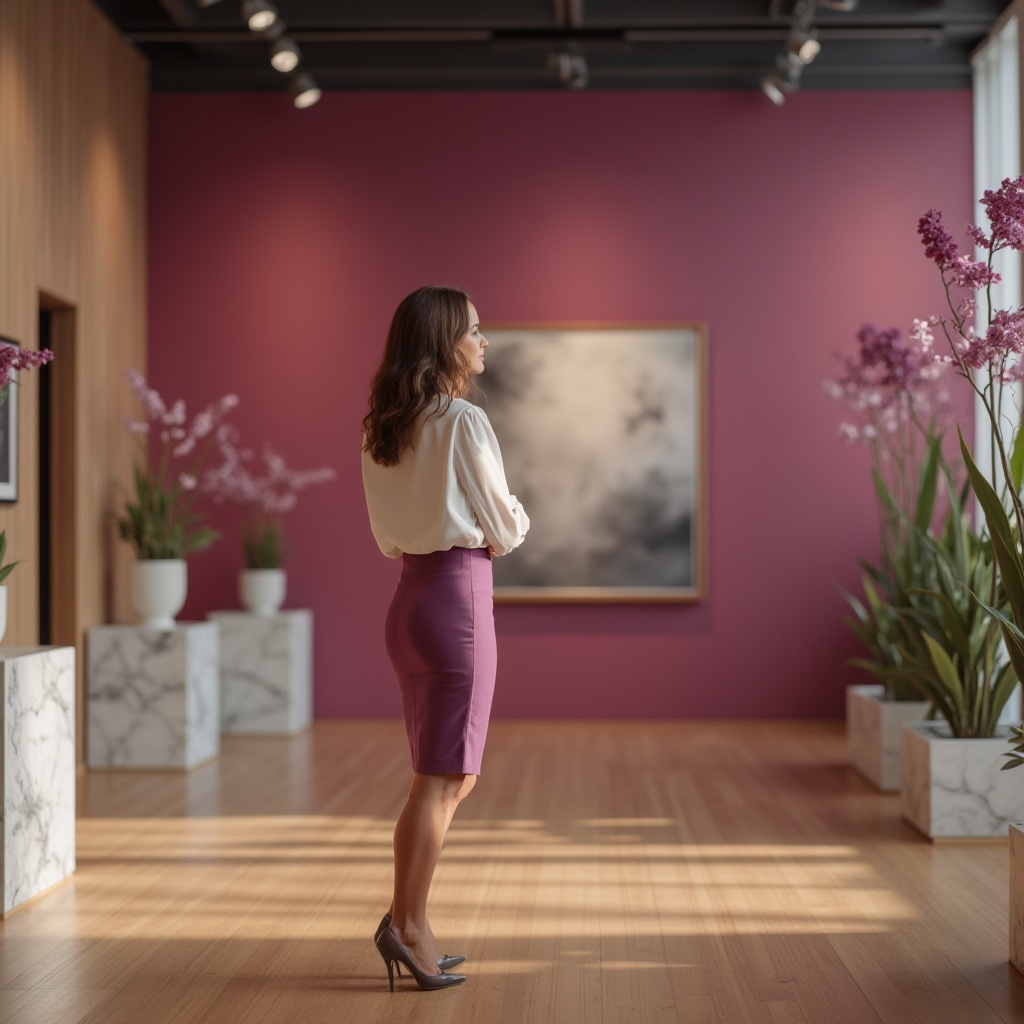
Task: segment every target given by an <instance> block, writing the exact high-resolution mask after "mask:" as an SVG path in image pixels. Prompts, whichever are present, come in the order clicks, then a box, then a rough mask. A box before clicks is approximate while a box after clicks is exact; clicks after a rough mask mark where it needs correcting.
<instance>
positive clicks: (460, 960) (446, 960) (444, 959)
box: [373, 914, 466, 977]
mask: <svg viewBox="0 0 1024 1024" xmlns="http://www.w3.org/2000/svg"><path fill="white" fill-rule="evenodd" d="M390 925H391V915H390V914H385V915H384V916H383V917H382V918H381V919H380V924H379V925H377V930H376V931H375V932H374V933H373V941H374V942H376V941H377V940H378V939H379V938H380V933H381V932H382V931H384V929H385V928H388V927H390ZM465 962H466V957H464V956H454V955H451V956H450V955H449V954H448V953H445V954H444V955H443V956H439V957H438V958H437V966H438V967H440V968H441V970H442V971H449V970H451V969H452V968H453V967H458V966H459V964H464V963H465ZM395 966H396V967H397V968H398V976H399V977H401V976H402V968H401V967H398V964H397V962H396V964H395Z"/></svg>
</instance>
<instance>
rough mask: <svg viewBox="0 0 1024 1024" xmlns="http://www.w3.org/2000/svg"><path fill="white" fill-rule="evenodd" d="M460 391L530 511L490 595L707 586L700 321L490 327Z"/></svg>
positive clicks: (703, 334) (598, 596) (621, 595)
mask: <svg viewBox="0 0 1024 1024" xmlns="http://www.w3.org/2000/svg"><path fill="white" fill-rule="evenodd" d="M484 334H485V336H486V338H487V340H488V341H489V342H490V347H489V348H488V350H487V370H486V372H485V373H484V374H483V376H482V377H479V378H476V383H477V384H478V385H479V386H478V388H476V389H474V393H473V394H471V395H470V396H468V397H469V398H470V399H471V400H472V401H474V402H475V403H476V404H477V405H479V406H480V407H481V408H482V409H483V410H484V411H485V412H486V413H487V416H488V418H489V419H490V421H491V424H492V426H493V427H494V431H495V434H496V435H497V437H498V442H499V444H500V445H501V452H502V458H503V461H504V464H505V475H506V477H507V479H508V483H509V487H510V489H511V490H512V492H513V493H514V494H515V495H516V496H517V497H518V498H519V500H520V501H522V503H523V506H524V507H525V508H526V512H527V514H528V515H529V517H530V522H531V527H530V532H529V534H528V536H527V538H526V540H525V542H524V543H523V544H522V545H521V546H520V547H519V548H517V549H516V550H515V551H513V552H512V553H511V554H510V555H508V556H507V557H503V558H497V559H495V560H494V596H495V599H496V600H498V601H572V602H577V601H579V602H583V601H603V602H611V601H700V600H701V599H702V598H703V596H704V593H705V591H706V587H707V580H706V570H705V557H704V542H705V533H706V521H707V515H706V505H707V482H706V472H707V467H706V461H707V460H706V458H705V445H706V424H705V420H706V391H707V385H706V377H707V331H706V328H705V326H704V325H703V324H696V323H678V324H676V323H674V324H634V325H629V324H614V325H608V324H601V325H580V324H570V325H562V324H544V325H530V326H521V327H514V326H506V325H501V326H499V327H489V326H488V325H486V324H485V325H484Z"/></svg>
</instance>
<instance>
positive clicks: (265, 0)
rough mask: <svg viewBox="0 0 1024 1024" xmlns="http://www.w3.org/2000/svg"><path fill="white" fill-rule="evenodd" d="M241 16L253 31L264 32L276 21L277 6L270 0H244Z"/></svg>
mask: <svg viewBox="0 0 1024 1024" xmlns="http://www.w3.org/2000/svg"><path fill="white" fill-rule="evenodd" d="M242 17H244V18H245V20H246V21H247V22H248V23H249V28H251V29H252V31H253V32H266V30H267V29H268V28H270V26H271V25H273V24H274V22H275V21H277V8H276V7H275V6H274V5H273V4H272V3H271V2H270V0H244V2H243V3H242Z"/></svg>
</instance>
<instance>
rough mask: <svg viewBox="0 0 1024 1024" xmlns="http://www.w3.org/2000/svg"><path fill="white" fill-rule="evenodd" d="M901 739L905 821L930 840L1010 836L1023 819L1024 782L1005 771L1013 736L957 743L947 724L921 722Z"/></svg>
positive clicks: (906, 727) (907, 727)
mask: <svg viewBox="0 0 1024 1024" xmlns="http://www.w3.org/2000/svg"><path fill="white" fill-rule="evenodd" d="M900 741H901V750H900V755H901V761H902V785H901V788H900V796H901V804H902V812H903V817H904V818H906V819H907V821H909V822H910V823H911V824H912V825H913V826H914V827H915V828H917V829H919V830H920V831H921V832H923V833H924V834H925V835H926V836H928V837H929V838H931V839H952V838H962V837H968V836H1002V837H1005V835H1006V829H1007V827H1008V826H1009V823H1010V822H1011V821H1020V820H1022V819H1024V780H1022V779H1019V778H1015V777H1014V773H1013V772H1004V771H1001V768H1002V766H1003V765H1004V764H1005V763H1006V758H1005V757H1003V755H1004V754H1005V753H1006V752H1007V751H1008V750H1009V749H1010V746H1011V744H1010V739H1009V736H999V737H996V738H993V739H984V740H981V739H975V740H967V739H952V738H951V737H950V735H949V726H948V725H946V723H945V722H941V723H940V722H917V723H914V724H912V725H904V726H903V728H902V730H901V733H900ZM1018 770H1019V769H1018Z"/></svg>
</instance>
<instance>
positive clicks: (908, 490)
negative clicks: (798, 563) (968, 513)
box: [826, 325, 949, 791]
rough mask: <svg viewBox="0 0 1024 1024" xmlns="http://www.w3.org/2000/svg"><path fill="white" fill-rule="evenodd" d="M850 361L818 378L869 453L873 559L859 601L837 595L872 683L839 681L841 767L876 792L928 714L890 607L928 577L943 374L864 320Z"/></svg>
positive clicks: (907, 343) (898, 338)
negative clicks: (842, 689)
mask: <svg viewBox="0 0 1024 1024" xmlns="http://www.w3.org/2000/svg"><path fill="white" fill-rule="evenodd" d="M857 340H858V352H857V357H856V359H847V360H846V363H845V372H844V374H843V376H842V377H840V378H839V379H838V380H835V381H829V382H826V390H827V391H828V392H829V394H831V395H832V397H833V398H836V399H838V400H841V401H843V402H844V403H845V404H846V406H847V407H848V411H849V413H850V414H851V420H850V421H848V422H845V423H843V424H842V425H841V426H840V433H841V435H842V436H844V437H845V438H846V439H847V440H848V441H851V442H859V443H861V444H863V445H865V446H867V447H868V449H869V450H870V453H871V476H872V480H873V483H874V489H875V497H876V503H877V508H878V524H879V539H880V549H881V559H880V562H879V564H877V565H875V564H872V563H870V562H868V561H865V560H862V561H861V563H860V564H861V567H862V569H863V570H864V575H863V577H862V584H861V585H862V588H863V593H864V596H863V598H862V599H861V598H858V597H855V596H854V595H853V594H850V593H849V592H847V591H845V590H844V591H842V593H843V597H844V599H845V600H846V602H847V604H848V605H849V606H850V608H851V610H852V612H853V614H852V616H847V618H846V622H847V624H848V625H849V626H850V628H851V629H852V630H853V632H854V633H855V634H856V636H857V637H858V639H859V640H860V641H861V642H862V643H863V644H864V646H865V648H866V654H867V656H866V657H863V658H855V659H852V661H851V663H852V664H855V665H857V666H859V667H861V668H863V669H865V670H866V671H868V672H870V673H871V674H872V675H873V676H874V677H875V678H876V680H878V681H877V682H875V683H873V684H860V685H853V686H849V687H847V690H846V730H847V747H848V750H849V758H850V763H851V764H852V765H853V766H854V767H855V768H856V769H857V770H858V771H859V772H860V773H861V774H862V775H864V776H865V777H866V778H867V779H868V780H869V781H871V782H872V783H874V785H876V786H877V787H878V788H879V789H881V790H883V791H890V790H896V789H898V788H899V780H900V766H899V756H900V738H899V736H900V734H899V730H900V726H901V725H902V724H903V723H904V722H908V721H916V720H918V719H921V718H923V717H924V716H925V714H926V713H927V711H928V703H927V701H925V700H923V699H922V698H921V695H920V693H919V692H918V691H917V689H916V688H915V687H913V686H912V685H911V684H910V683H908V682H906V681H905V680H904V679H903V678H902V677H900V676H896V675H893V674H892V673H891V672H890V670H891V669H893V668H897V667H899V665H900V663H901V658H902V655H901V653H900V649H899V641H900V639H901V637H902V629H903V627H902V625H901V622H900V618H899V615H898V614H897V611H896V609H897V608H898V607H900V606H903V605H905V604H906V603H907V594H908V592H909V590H910V589H911V588H912V587H916V586H919V585H920V584H921V583H922V581H923V580H925V579H927V574H928V572H929V571H930V566H931V559H930V555H929V554H928V552H927V549H926V547H925V545H924V543H923V538H924V537H926V536H927V533H928V530H929V528H930V525H931V522H932V518H933V516H934V512H935V506H936V496H937V483H938V479H939V467H940V464H944V463H943V460H942V447H941V441H942V433H943V430H944V429H945V423H946V421H947V419H948V405H949V398H948V394H947V392H946V389H945V380H944V377H945V372H944V369H943V368H942V367H939V366H936V365H935V363H934V362H933V361H932V360H931V359H929V358H928V355H927V353H925V352H924V351H922V350H921V349H920V347H919V345H918V344H917V343H916V339H915V338H913V337H911V338H910V339H904V338H903V337H902V335H901V333H900V331H898V330H897V329H895V328H893V329H890V330H886V331H879V330H877V329H876V328H874V327H872V326H870V325H865V326H864V327H862V328H861V330H860V332H859V333H858V337H857Z"/></svg>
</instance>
